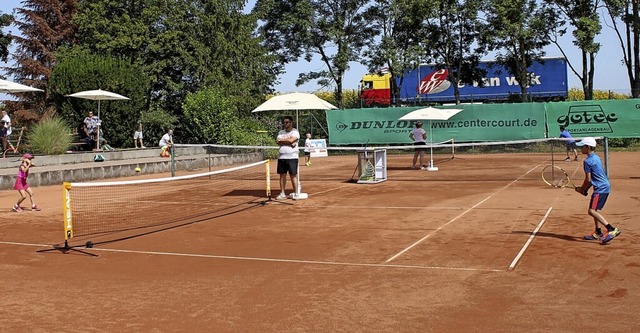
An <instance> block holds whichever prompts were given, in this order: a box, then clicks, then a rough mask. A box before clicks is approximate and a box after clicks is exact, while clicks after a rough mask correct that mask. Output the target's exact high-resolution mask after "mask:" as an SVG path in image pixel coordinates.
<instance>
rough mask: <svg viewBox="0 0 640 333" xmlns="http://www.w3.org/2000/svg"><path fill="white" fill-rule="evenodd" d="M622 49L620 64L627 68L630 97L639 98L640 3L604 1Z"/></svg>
mask: <svg viewBox="0 0 640 333" xmlns="http://www.w3.org/2000/svg"><path fill="white" fill-rule="evenodd" d="M605 5H606V7H607V12H608V13H609V17H610V18H611V28H613V29H614V30H615V32H616V36H617V37H618V43H619V44H620V48H621V49H622V62H623V63H624V65H625V66H626V68H627V77H628V79H629V86H630V87H631V96H632V97H633V98H638V97H640V3H638V1H636V0H605Z"/></svg>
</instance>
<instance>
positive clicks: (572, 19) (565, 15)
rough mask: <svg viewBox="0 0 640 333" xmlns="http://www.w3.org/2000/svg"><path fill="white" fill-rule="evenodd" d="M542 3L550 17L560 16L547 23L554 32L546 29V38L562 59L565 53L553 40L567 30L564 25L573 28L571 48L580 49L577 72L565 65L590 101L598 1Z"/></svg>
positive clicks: (599, 27) (596, 47)
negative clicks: (551, 15)
mask: <svg viewBox="0 0 640 333" xmlns="http://www.w3.org/2000/svg"><path fill="white" fill-rule="evenodd" d="M545 2H546V3H547V4H548V5H549V6H550V7H551V13H559V14H560V16H559V17H556V18H554V19H553V20H550V21H549V22H553V24H549V26H552V27H553V26H555V28H554V29H550V31H551V32H552V33H551V34H550V38H551V42H552V43H553V44H555V45H556V46H557V47H558V49H559V50H560V52H562V54H563V55H564V56H565V58H566V53H565V50H564V48H563V47H562V45H560V43H559V42H558V38H557V37H558V36H562V35H563V34H564V33H565V32H566V29H567V27H566V26H565V24H566V23H567V22H568V23H569V24H571V26H573V27H574V30H573V32H572V34H573V37H574V40H573V44H574V45H575V46H577V47H578V48H579V49H580V52H581V54H582V57H581V64H580V65H581V70H580V72H578V71H577V70H576V69H575V66H574V64H573V63H572V62H571V61H568V63H569V67H570V68H571V71H573V73H574V74H575V75H576V76H577V77H578V78H580V82H581V83H582V90H583V91H584V98H585V100H591V99H593V79H594V75H595V58H596V54H597V53H598V51H600V43H597V42H596V41H595V38H596V36H597V35H599V34H600V32H601V30H602V25H600V15H599V14H598V10H599V9H600V3H601V2H600V1H599V0H545Z"/></svg>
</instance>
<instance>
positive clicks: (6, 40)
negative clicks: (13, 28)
mask: <svg viewBox="0 0 640 333" xmlns="http://www.w3.org/2000/svg"><path fill="white" fill-rule="evenodd" d="M11 23H13V15H10V14H5V13H2V12H0V61H2V62H7V60H8V59H9V45H11V35H10V34H8V33H5V32H3V31H2V30H3V29H4V28H6V27H8V26H9V25H11Z"/></svg>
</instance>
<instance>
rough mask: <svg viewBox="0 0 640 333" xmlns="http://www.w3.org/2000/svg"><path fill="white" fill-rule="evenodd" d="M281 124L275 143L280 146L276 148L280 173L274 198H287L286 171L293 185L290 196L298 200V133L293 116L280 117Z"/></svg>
mask: <svg viewBox="0 0 640 333" xmlns="http://www.w3.org/2000/svg"><path fill="white" fill-rule="evenodd" d="M282 125H283V127H284V129H283V130H281V131H280V132H279V133H278V137H277V138H276V143H277V144H278V146H279V147H280V148H279V149H278V175H280V194H279V195H278V196H277V197H276V200H283V199H286V198H287V194H286V193H285V187H286V186H287V173H288V174H289V177H290V178H291V184H292V185H293V193H292V195H291V198H292V199H294V200H298V158H299V152H298V140H300V133H298V130H297V129H295V128H294V127H293V118H291V117H290V116H285V117H284V118H283V119H282Z"/></svg>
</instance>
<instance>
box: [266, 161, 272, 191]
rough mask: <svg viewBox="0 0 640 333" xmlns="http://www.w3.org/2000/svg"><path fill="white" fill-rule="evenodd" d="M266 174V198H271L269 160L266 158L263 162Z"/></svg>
mask: <svg viewBox="0 0 640 333" xmlns="http://www.w3.org/2000/svg"><path fill="white" fill-rule="evenodd" d="M265 169H266V172H267V174H266V176H267V179H266V180H267V199H268V200H271V160H267V162H266V163H265Z"/></svg>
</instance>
